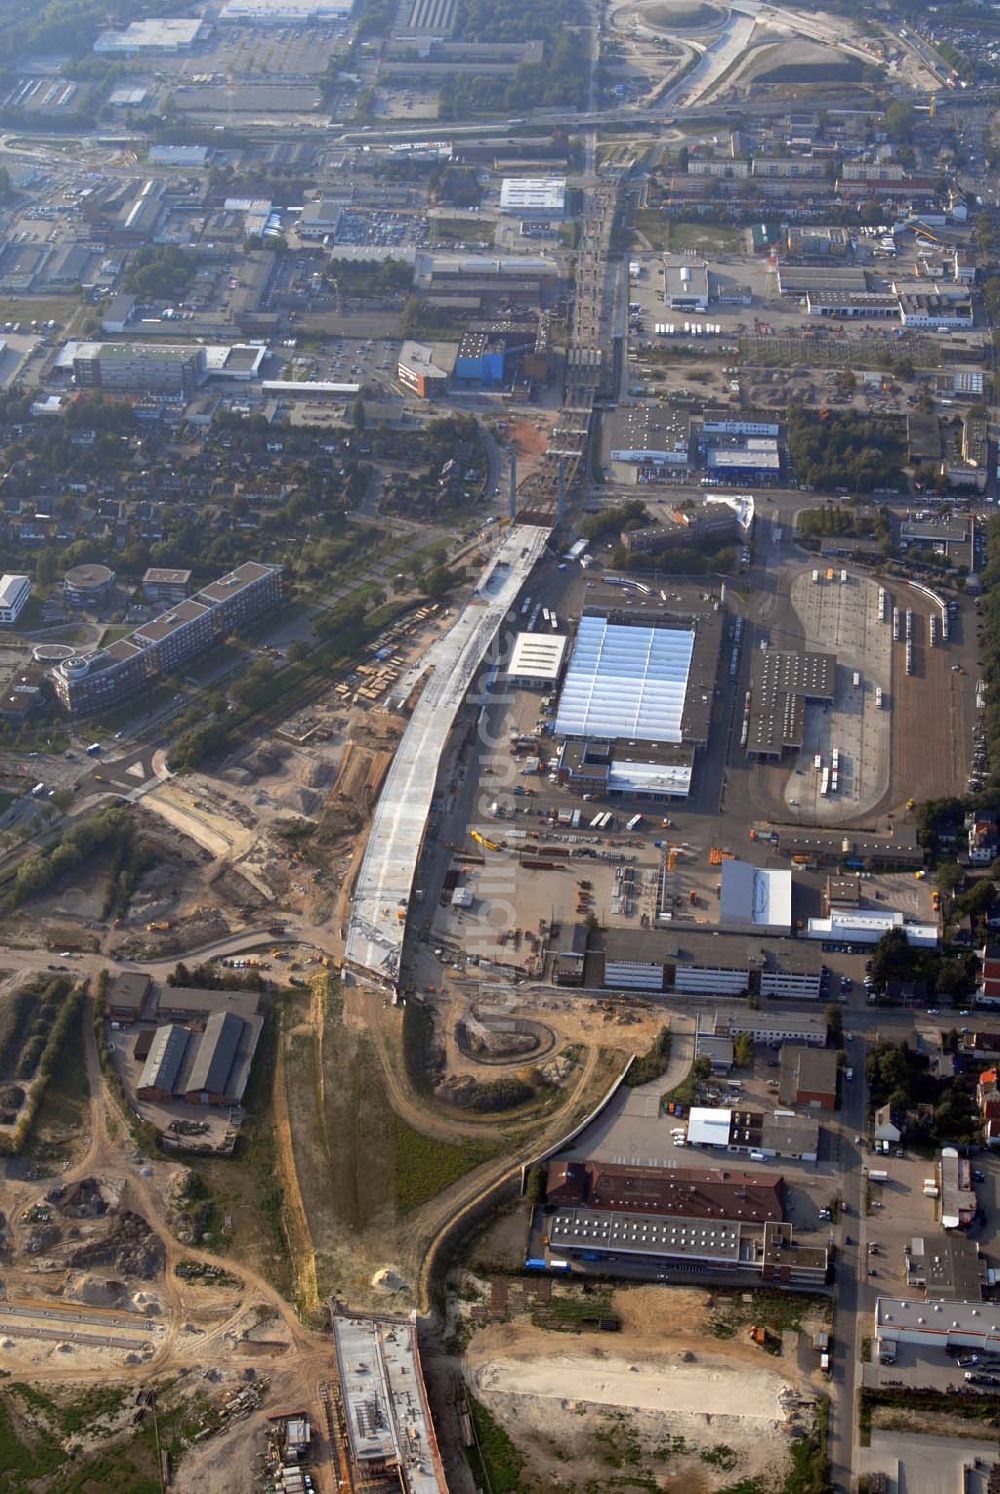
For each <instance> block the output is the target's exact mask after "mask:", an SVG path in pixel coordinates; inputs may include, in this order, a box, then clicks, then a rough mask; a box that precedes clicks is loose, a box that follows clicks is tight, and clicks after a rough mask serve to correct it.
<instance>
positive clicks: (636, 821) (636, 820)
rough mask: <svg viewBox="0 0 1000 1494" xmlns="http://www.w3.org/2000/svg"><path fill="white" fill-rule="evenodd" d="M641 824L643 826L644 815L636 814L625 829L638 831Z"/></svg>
mask: <svg viewBox="0 0 1000 1494" xmlns="http://www.w3.org/2000/svg"><path fill="white" fill-rule="evenodd" d="M641 824H642V815H641V814H634V815H633V816H632V818H631V819H630V820H629V822H628V824H627V825H626V826H625V829H626V830H638V828H639V826H640V825H641Z"/></svg>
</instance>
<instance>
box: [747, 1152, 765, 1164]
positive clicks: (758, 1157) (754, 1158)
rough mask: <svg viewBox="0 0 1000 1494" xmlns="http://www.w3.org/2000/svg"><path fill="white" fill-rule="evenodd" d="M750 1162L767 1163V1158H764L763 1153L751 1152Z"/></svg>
mask: <svg viewBox="0 0 1000 1494" xmlns="http://www.w3.org/2000/svg"><path fill="white" fill-rule="evenodd" d="M750 1161H751V1162H766V1161H767V1158H766V1157H765V1156H764V1153H763V1152H751V1153H750Z"/></svg>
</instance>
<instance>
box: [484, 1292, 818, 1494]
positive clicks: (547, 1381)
mask: <svg viewBox="0 0 1000 1494" xmlns="http://www.w3.org/2000/svg"><path fill="white" fill-rule="evenodd" d="M558 1300H562V1299H558ZM712 1304H713V1299H712V1298H711V1296H710V1295H709V1294H708V1293H707V1292H704V1291H700V1290H696V1289H686V1288H678V1289H676V1290H675V1289H673V1288H669V1287H654V1286H638V1287H624V1288H621V1289H619V1290H617V1291H614V1292H613V1293H611V1294H610V1301H609V1303H608V1310H609V1311H613V1313H614V1314H615V1316H616V1317H617V1319H618V1322H619V1330H618V1332H617V1333H615V1334H614V1336H613V1337H609V1335H607V1334H604V1333H599V1332H586V1331H585V1332H576V1331H574V1332H573V1333H572V1334H570V1333H568V1332H566V1331H552V1330H550V1329H546V1328H540V1327H538V1326H536V1325H535V1323H533V1322H532V1321H531V1320H530V1319H529V1318H528V1317H527V1316H520V1317H518V1318H517V1319H516V1320H515V1321H513V1322H509V1323H500V1324H495V1325H493V1326H491V1327H488V1328H485V1329H483V1330H481V1331H480V1332H478V1333H475V1334H474V1335H473V1337H472V1340H471V1342H470V1344H469V1346H468V1348H467V1351H466V1360H465V1362H466V1370H467V1376H468V1380H469V1384H470V1388H471V1390H472V1392H473V1394H474V1396H475V1397H476V1399H477V1401H478V1402H479V1403H480V1405H481V1406H482V1407H483V1408H485V1411H486V1413H487V1414H488V1416H489V1417H490V1418H492V1419H493V1421H494V1422H495V1423H496V1424H498V1426H499V1428H500V1429H501V1435H502V1436H505V1437H506V1438H508V1439H509V1441H510V1444H512V1446H513V1453H512V1454H511V1456H512V1457H513V1458H514V1460H515V1461H516V1459H517V1458H518V1457H520V1458H521V1459H522V1460H523V1462H522V1468H521V1476H520V1482H519V1483H518V1485H517V1487H518V1488H519V1489H521V1488H523V1489H528V1488H531V1489H534V1488H542V1487H546V1488H547V1487H550V1486H551V1487H554V1488H555V1487H559V1488H567V1489H569V1488H577V1487H580V1488H587V1487H591V1486H592V1487H600V1486H601V1485H600V1479H598V1480H597V1483H595V1484H593V1485H589V1484H588V1480H593V1479H594V1477H595V1471H598V1470H602V1469H603V1470H604V1471H605V1474H606V1477H607V1479H608V1487H612V1480H613V1479H614V1477H615V1474H614V1470H616V1469H617V1470H627V1471H628V1473H629V1475H630V1476H632V1477H633V1478H634V1479H635V1480H636V1481H637V1483H638V1486H640V1487H654V1486H655V1487H656V1488H659V1489H664V1490H670V1491H676V1494H680V1491H681V1490H683V1491H692V1494H709V1491H712V1490H717V1489H722V1488H731V1487H733V1486H734V1485H738V1484H739V1483H740V1481H741V1480H744V1479H745V1480H753V1479H757V1478H760V1479H762V1480H766V1485H764V1486H766V1487H768V1488H770V1487H780V1483H781V1479H782V1477H783V1475H784V1472H785V1470H786V1469H787V1467H788V1462H789V1457H790V1453H789V1444H790V1442H791V1440H792V1438H793V1437H794V1436H796V1435H800V1434H802V1433H803V1432H804V1431H808V1430H809V1429H810V1427H811V1425H812V1421H813V1417H814V1404H815V1402H814V1394H813V1388H812V1387H811V1386H810V1385H809V1384H808V1383H803V1378H802V1375H801V1372H800V1370H799V1367H798V1364H797V1362H796V1359H795V1357H794V1355H793V1356H792V1357H790V1358H788V1359H786V1358H784V1357H783V1356H780V1357H772V1356H771V1355H768V1354H766V1353H764V1352H763V1351H762V1350H761V1349H759V1348H757V1347H756V1346H755V1345H754V1344H752V1343H750V1342H749V1341H748V1340H747V1338H746V1336H745V1333H739V1334H736V1335H735V1336H733V1337H732V1338H727V1337H725V1336H724V1335H725V1327H724V1325H723V1317H724V1316H725V1314H726V1312H727V1311H728V1308H729V1306H730V1305H731V1304H730V1303H729V1301H728V1299H726V1298H722V1299H720V1300H719V1302H718V1303H717V1304H716V1306H715V1307H713V1305H712ZM555 1305H557V1302H556V1299H554V1300H553V1303H552V1304H550V1307H549V1309H547V1311H551V1309H552V1307H554V1306H555ZM757 1307H758V1308H759V1309H761V1310H762V1312H763V1313H764V1314H765V1315H766V1313H767V1310H768V1309H767V1306H766V1302H765V1301H764V1299H760V1300H759V1301H758V1303H757ZM750 1310H751V1311H753V1310H754V1309H750ZM720 1314H721V1316H720ZM737 1317H739V1313H738V1312H737ZM727 1321H728V1320H727ZM803 1326H805V1325H804V1324H803ZM720 1334H721V1335H722V1336H720ZM643 1481H645V1482H643Z"/></svg>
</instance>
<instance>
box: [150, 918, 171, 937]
mask: <svg viewBox="0 0 1000 1494" xmlns="http://www.w3.org/2000/svg"><path fill="white" fill-rule="evenodd" d="M169 929H170V922H169V920H168V919H166V918H159V919H157V920H156V921H155V922H154V923H147V925H146V933H147V934H165V933H167V932H168V930H169Z"/></svg>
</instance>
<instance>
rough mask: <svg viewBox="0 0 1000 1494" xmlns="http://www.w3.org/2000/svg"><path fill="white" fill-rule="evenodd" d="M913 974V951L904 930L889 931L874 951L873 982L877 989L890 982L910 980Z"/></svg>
mask: <svg viewBox="0 0 1000 1494" xmlns="http://www.w3.org/2000/svg"><path fill="white" fill-rule="evenodd" d="M912 972H913V950H912V949H911V948H910V941H909V939H908V938H907V937H906V934H905V932H904V931H903V929H889V930H888V932H887V933H884V934H883V935H882V937H881V939H880V940H879V941H878V943H877V944H876V946H875V948H874V949H873V950H872V980H873V981H874V982H875V986H876V987H877V988H881V987H883V986H885V984H886V982H887V981H890V980H908V979H909V977H910V975H911V974H912Z"/></svg>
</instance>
